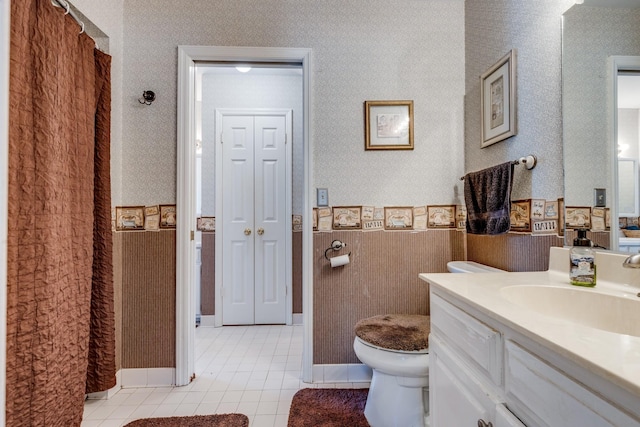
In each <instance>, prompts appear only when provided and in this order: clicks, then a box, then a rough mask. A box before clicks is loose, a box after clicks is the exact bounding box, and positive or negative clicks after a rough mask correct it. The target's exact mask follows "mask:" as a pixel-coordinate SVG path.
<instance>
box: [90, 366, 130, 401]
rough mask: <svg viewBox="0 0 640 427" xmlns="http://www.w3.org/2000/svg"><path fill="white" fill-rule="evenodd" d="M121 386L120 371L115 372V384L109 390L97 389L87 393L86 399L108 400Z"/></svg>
mask: <svg viewBox="0 0 640 427" xmlns="http://www.w3.org/2000/svg"><path fill="white" fill-rule="evenodd" d="M121 388H122V371H121V370H119V371H118V372H116V385H114V386H113V387H111V388H110V389H109V390H105V391H97V392H95V393H87V394H86V398H87V400H109V399H111V398H112V397H113V396H114V395H115V394H116V393H117V392H119V391H120V389H121Z"/></svg>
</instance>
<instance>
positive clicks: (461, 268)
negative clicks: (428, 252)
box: [447, 261, 506, 273]
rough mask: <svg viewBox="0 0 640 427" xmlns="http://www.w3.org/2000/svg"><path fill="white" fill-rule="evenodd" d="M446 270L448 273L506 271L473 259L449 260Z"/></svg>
mask: <svg viewBox="0 0 640 427" xmlns="http://www.w3.org/2000/svg"><path fill="white" fill-rule="evenodd" d="M447 270H449V272H450V273H506V271H505V270H500V269H499V268H494V267H489V266H488V265H484V264H478V263H477V262H473V261H449V262H448V263H447Z"/></svg>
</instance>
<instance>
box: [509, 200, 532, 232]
mask: <svg viewBox="0 0 640 427" xmlns="http://www.w3.org/2000/svg"><path fill="white" fill-rule="evenodd" d="M510 220H511V228H510V231H516V232H524V233H527V232H530V231H531V199H524V200H514V201H512V202H511V214H510Z"/></svg>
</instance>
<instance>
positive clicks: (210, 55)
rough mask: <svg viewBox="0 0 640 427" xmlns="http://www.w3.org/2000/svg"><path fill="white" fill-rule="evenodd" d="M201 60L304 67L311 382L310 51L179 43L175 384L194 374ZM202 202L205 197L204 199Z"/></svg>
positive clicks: (305, 298)
mask: <svg viewBox="0 0 640 427" xmlns="http://www.w3.org/2000/svg"><path fill="white" fill-rule="evenodd" d="M198 61H203V62H206V61H209V62H231V63H241V62H249V63H261V64H283V63H297V64H298V65H299V66H300V67H301V69H302V103H303V108H302V112H301V117H300V118H301V120H300V123H302V129H301V131H300V134H301V137H302V141H303V142H302V155H301V157H302V171H301V173H300V179H299V180H298V181H299V182H301V183H302V186H301V187H302V207H301V212H302V217H303V225H302V322H303V331H304V333H303V357H302V359H303V362H302V367H303V374H302V380H303V381H305V382H311V381H312V363H313V358H312V354H313V348H312V342H313V336H312V334H313V328H312V325H313V319H312V318H313V297H312V292H310V290H311V289H312V281H313V272H312V268H313V250H312V242H313V240H312V239H313V235H312V227H311V221H310V220H309V219H310V218H311V217H312V207H313V203H312V200H311V196H310V195H311V194H312V188H311V186H312V179H311V177H312V176H313V170H312V165H313V163H312V153H313V143H312V138H311V129H310V123H311V119H310V118H311V117H312V105H313V103H312V100H311V75H312V73H311V50H310V49H299V48H266V47H265V48H258V47H222V46H179V47H178V102H177V104H178V150H177V154H178V156H177V157H178V158H177V181H178V182H177V212H178V217H179V218H182V219H183V220H178V222H177V227H176V372H175V383H176V385H187V384H189V382H190V380H191V378H192V374H193V373H194V360H195V357H194V352H195V350H194V342H195V328H194V327H193V323H194V322H193V319H194V318H195V299H196V293H195V289H194V288H195V286H194V283H195V268H194V266H195V254H196V242H195V231H196V229H197V227H196V203H195V197H194V193H195V186H196V185H195V176H194V175H195V174H194V171H195V170H196V156H195V150H194V146H195V144H196V127H195V116H196V108H195V105H196V100H195V90H194V87H195V80H196V74H195V69H196V63H197V62H198ZM203 202H204V200H203Z"/></svg>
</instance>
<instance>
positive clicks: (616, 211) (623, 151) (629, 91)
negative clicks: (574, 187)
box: [607, 56, 640, 252]
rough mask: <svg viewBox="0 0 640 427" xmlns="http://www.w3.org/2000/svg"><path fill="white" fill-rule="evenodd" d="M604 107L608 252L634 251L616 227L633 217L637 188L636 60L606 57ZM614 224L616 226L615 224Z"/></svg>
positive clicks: (639, 109)
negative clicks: (607, 158) (610, 191)
mask: <svg viewBox="0 0 640 427" xmlns="http://www.w3.org/2000/svg"><path fill="white" fill-rule="evenodd" d="M608 65H609V72H608V83H609V84H608V90H609V93H608V94H607V95H608V96H607V98H608V101H607V108H608V115H609V119H608V121H609V147H610V148H609V150H610V151H609V152H610V153H611V154H610V156H611V160H610V170H611V174H610V176H609V180H610V181H609V182H610V188H612V189H613V194H612V197H611V198H612V201H611V204H610V211H611V212H610V213H611V224H610V225H611V227H610V230H611V231H610V233H611V246H610V248H611V249H612V250H622V251H631V252H634V251H637V249H638V248H637V247H633V245H635V240H634V239H628V238H626V237H625V236H624V235H623V233H622V231H621V230H620V227H619V226H617V225H621V226H624V225H625V224H623V221H626V220H627V218H626V217H637V214H638V212H639V208H638V206H639V201H638V194H637V189H638V188H639V187H640V176H638V164H639V163H640V136H639V135H640V133H639V131H638V129H639V128H640V103H638V93H640V57H638V56H611V57H609V64H608ZM616 222H618V224H616Z"/></svg>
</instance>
